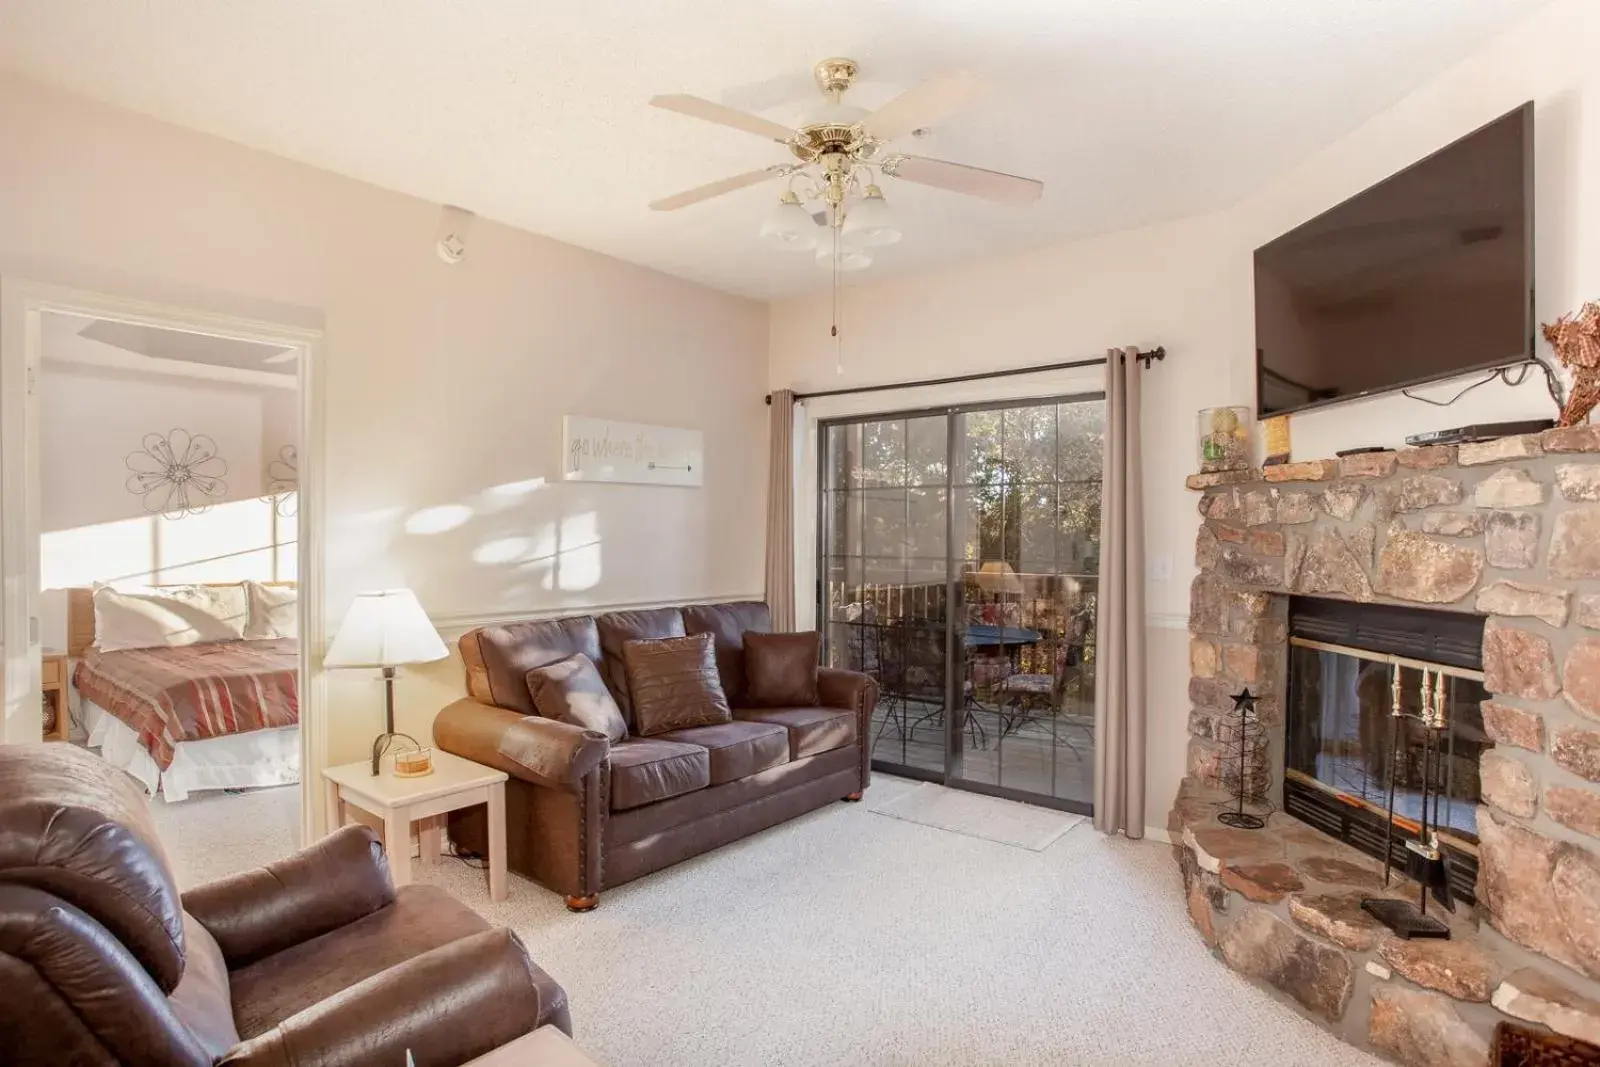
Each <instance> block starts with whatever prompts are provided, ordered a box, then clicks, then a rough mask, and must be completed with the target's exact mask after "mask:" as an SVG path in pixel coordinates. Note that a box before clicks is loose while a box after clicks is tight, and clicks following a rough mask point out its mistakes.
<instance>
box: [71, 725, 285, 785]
mask: <svg viewBox="0 0 1600 1067" xmlns="http://www.w3.org/2000/svg"><path fill="white" fill-rule="evenodd" d="M82 707H83V721H84V726H85V727H86V728H87V729H88V731H89V741H88V744H89V747H90V748H98V749H99V750H100V756H101V758H102V759H104V760H105V761H106V762H107V763H109V764H111V765H112V766H114V767H120V768H122V769H123V770H125V771H127V772H128V773H129V774H131V775H133V776H134V777H135V778H137V779H138V780H139V781H140V782H141V783H143V784H144V787H145V790H146V791H148V792H149V793H150V794H151V795H152V796H154V795H155V794H156V793H157V792H158V791H159V792H160V794H161V797H162V799H163V800H167V801H178V800H186V799H188V796H189V794H190V793H191V792H194V791H196V790H200V789H252V788H255V787H257V786H268V785H293V784H295V783H296V782H298V781H300V728H299V727H298V726H283V727H279V728H276V729H272V730H252V731H251V732H249V733H246V734H230V735H229V736H227V737H208V738H204V739H202V740H199V741H180V742H179V743H178V744H177V745H176V746H175V747H174V749H173V753H172V766H171V767H168V768H167V770H166V773H162V771H161V768H160V767H158V766H157V765H156V761H155V760H154V759H152V758H151V757H150V753H149V752H147V751H145V747H144V746H143V745H142V744H140V743H139V734H138V732H137V731H135V730H134V729H133V727H131V726H129V725H128V724H127V723H125V722H123V721H122V720H121V719H119V718H117V717H116V716H115V715H112V714H110V713H109V712H107V711H106V710H105V709H104V708H101V707H100V706H99V705H97V704H95V703H94V702H92V701H89V700H85V701H83V702H82Z"/></svg>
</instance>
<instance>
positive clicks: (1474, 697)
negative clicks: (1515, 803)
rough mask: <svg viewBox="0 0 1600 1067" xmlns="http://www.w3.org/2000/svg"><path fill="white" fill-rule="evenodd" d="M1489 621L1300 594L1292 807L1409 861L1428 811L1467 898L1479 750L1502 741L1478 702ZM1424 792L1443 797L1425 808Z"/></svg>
mask: <svg viewBox="0 0 1600 1067" xmlns="http://www.w3.org/2000/svg"><path fill="white" fill-rule="evenodd" d="M1483 624H1484V620H1483V618H1482V616H1478V615H1467V614H1463V613H1458V612H1445V611H1428V610H1425V609H1419V608H1403V607H1395V606H1391V605H1384V604H1356V603H1351V602H1348V601H1339V600H1323V599H1320V598H1315V597H1294V598H1292V599H1291V600H1290V602H1289V675H1288V682H1289V686H1288V699H1287V700H1286V701H1285V725H1284V788H1283V795H1284V810H1285V811H1287V812H1288V813H1289V814H1290V815H1293V816H1294V817H1295V818H1298V819H1300V820H1302V821H1304V822H1307V823H1310V824H1311V825H1312V826H1315V827H1317V828H1318V829H1320V830H1322V831H1323V832H1324V833H1327V834H1329V835H1330V836H1332V837H1335V838H1337V839H1339V840H1341V841H1344V842H1346V843H1347V844H1350V845H1352V846H1354V847H1355V848H1358V849H1360V850H1361V851H1363V852H1366V853H1368V854H1369V855H1372V856H1375V857H1377V858H1379V859H1382V858H1383V857H1384V852H1385V848H1386V847H1387V849H1388V852H1389V857H1390V861H1391V862H1392V863H1393V864H1394V865H1396V866H1397V867H1400V868H1403V867H1404V862H1405V856H1406V853H1405V843H1406V841H1408V840H1415V839H1416V838H1417V836H1418V832H1419V829H1420V827H1421V824H1422V821H1423V816H1424V814H1426V815H1427V822H1428V823H1429V824H1430V825H1431V826H1433V827H1435V828H1436V829H1437V831H1438V837H1439V844H1440V847H1441V848H1443V849H1444V850H1446V851H1448V852H1449V853H1450V857H1449V858H1450V860H1451V864H1450V871H1451V879H1450V883H1451V892H1452V894H1453V895H1454V896H1455V897H1456V898H1457V899H1460V900H1464V901H1466V902H1468V903H1472V902H1473V900H1474V884H1475V883H1476V881H1477V874H1478V856H1477V844H1478V818H1477V805H1478V800H1479V779H1478V757H1479V756H1480V755H1481V753H1482V752H1483V750H1484V749H1486V748H1489V747H1492V742H1490V740H1489V739H1488V736H1487V735H1486V734H1485V733H1484V729H1483V713H1482V710H1481V708H1480V706H1479V705H1480V704H1481V702H1482V701H1483V700H1485V699H1487V698H1488V695H1489V694H1488V692H1487V691H1486V690H1485V689H1484V687H1483V670H1482V669H1483V651H1482V650H1483ZM1425 702H1427V703H1436V704H1437V705H1438V707H1439V709H1440V711H1441V712H1442V718H1443V719H1444V722H1445V727H1444V730H1443V732H1442V734H1440V736H1439V751H1438V756H1437V758H1435V759H1433V760H1432V761H1431V762H1430V761H1428V760H1427V759H1425V758H1424V746H1423V741H1424V737H1425V734H1426V731H1425V729H1424V728H1423V727H1422V726H1421V724H1420V723H1419V722H1418V720H1417V715H1418V713H1419V712H1420V711H1421V710H1422V709H1423V707H1424V705H1425ZM1397 706H1398V708H1399V710H1400V711H1401V712H1402V713H1403V714H1402V716H1401V717H1400V718H1398V719H1397V718H1396V717H1395V715H1394V712H1395V710H1396V707H1397ZM1425 785H1426V788H1424V786H1425ZM1425 795H1427V796H1431V797H1432V798H1433V799H1432V800H1431V801H1430V803H1429V805H1428V810H1427V812H1426V813H1424V812H1423V810H1422V803H1423V797H1424V796H1425ZM1391 803H1392V808H1393V811H1394V825H1393V828H1392V831H1391V828H1390V827H1389V825H1388V824H1389V818H1388V814H1387V813H1388V811H1389V810H1390V806H1391Z"/></svg>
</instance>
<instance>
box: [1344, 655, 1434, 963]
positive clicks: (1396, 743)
mask: <svg viewBox="0 0 1600 1067" xmlns="http://www.w3.org/2000/svg"><path fill="white" fill-rule="evenodd" d="M1420 669H1421V671H1422V687H1421V690H1420V692H1419V696H1420V698H1421V699H1420V703H1421V707H1420V710H1419V711H1418V713H1417V714H1415V715H1412V714H1409V713H1408V712H1407V711H1406V710H1405V706H1404V703H1403V701H1402V689H1401V684H1400V672H1401V667H1400V665H1399V664H1398V663H1396V664H1395V665H1394V679H1393V681H1392V682H1391V684H1390V711H1389V717H1390V727H1389V728H1390V734H1389V801H1388V806H1387V812H1386V815H1387V819H1386V821H1385V829H1384V840H1383V884H1384V886H1385V887H1387V886H1388V885H1389V882H1390V878H1391V875H1392V873H1393V868H1394V866H1395V864H1394V854H1393V851H1392V849H1393V845H1394V828H1395V810H1394V798H1395V784H1396V781H1397V780H1398V779H1399V777H1400V774H1401V765H1400V753H1401V744H1400V734H1401V731H1402V729H1403V728H1404V725H1405V720H1408V719H1409V720H1410V721H1412V722H1414V723H1417V724H1418V725H1419V726H1420V727H1421V729H1422V756H1421V761H1422V765H1421V768H1420V773H1419V774H1418V777H1419V778H1420V779H1421V790H1422V806H1421V811H1420V813H1419V818H1418V826H1417V835H1416V838H1415V839H1414V840H1407V841H1406V842H1405V849H1404V859H1403V861H1402V864H1401V866H1402V868H1403V870H1404V872H1405V875H1406V877H1408V878H1410V879H1412V880H1413V881H1415V882H1416V883H1417V885H1418V890H1417V902H1416V903H1415V904H1413V903H1411V902H1410V901H1409V900H1395V899H1392V898H1389V897H1368V898H1367V899H1365V900H1363V901H1362V902H1361V908H1362V910H1363V911H1366V912H1368V913H1369V914H1371V915H1372V916H1373V917H1374V918H1376V919H1377V920H1378V921H1379V922H1381V923H1383V925H1385V926H1387V927H1388V928H1389V929H1391V930H1393V931H1394V932H1395V934H1397V935H1398V936H1400V937H1403V938H1407V939H1410V938H1415V937H1437V938H1448V937H1449V936H1450V927H1449V926H1448V925H1446V924H1445V923H1444V922H1442V921H1441V920H1440V919H1439V918H1438V917H1436V916H1433V915H1429V914H1428V897H1429V896H1430V895H1431V896H1432V897H1433V898H1434V899H1435V900H1436V901H1438V902H1439V904H1440V905H1441V906H1442V907H1443V908H1444V909H1445V910H1446V911H1448V912H1454V911H1455V902H1454V901H1453V900H1452V899H1451V896H1450V854H1449V853H1448V852H1446V851H1445V850H1444V849H1442V848H1440V847H1439V831H1438V826H1439V801H1440V796H1441V794H1442V793H1443V792H1444V786H1443V785H1442V784H1441V782H1442V781H1443V779H1444V773H1443V772H1444V768H1445V760H1446V758H1447V754H1446V753H1445V751H1444V743H1443V742H1444V730H1445V727H1446V725H1447V723H1446V722H1445V707H1446V701H1445V683H1444V678H1445V675H1444V672H1443V671H1440V670H1430V669H1429V668H1427V667H1422V668H1420ZM1430 809H1431V810H1430Z"/></svg>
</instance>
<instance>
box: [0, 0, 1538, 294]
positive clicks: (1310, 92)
mask: <svg viewBox="0 0 1600 1067" xmlns="http://www.w3.org/2000/svg"><path fill="white" fill-rule="evenodd" d="M1544 2H1545V0H1292V2H1286V0H1208V2H1205V3H1200V2H1198V0H1116V2H1110V0H986V2H983V3H975V2H973V0H880V2H866V0H848V2H845V0H809V2H806V3H799V2H793V0H770V2H747V3H739V2H733V3H729V2H727V0H670V2H660V3H649V2H640V0H587V2H570V3H529V2H527V0H475V2H467V0H456V2H448V0H381V2H380V0H270V2H262V0H4V2H3V3H0V67H3V68H7V69H10V70H13V71H15V72H17V73H20V74H23V75H24V76H28V77H32V78H35V79H37V80H40V81H44V82H48V83H51V84H55V85H59V86H62V87H64V88H67V89H70V90H72V91H75V92H79V93H82V94H85V95H88V96H92V97H96V98H99V99H102V100H106V101H109V102H112V103H115V104H119V105H122V106H125V107H128V108H132V109H134V110H136V111H141V112H145V113H148V114H151V115H154V116H157V117H159V118H162V119H166V120H168V121H171V122H174V123H178V124H180V125H184V126H190V127H193V128H195V129H199V130H204V131H207V132H209V133H214V134H217V135H220V136H222V137H226V138H229V139H231V140H234V141H238V142H241V143H243V144H247V145H251V146H253V147H256V148H261V149H265V150H267V151H270V152H275V153H278V154H280V155H284V156H288V157H290V158H293V159H298V160H302V161H304V162H307V163H311V164H314V165H316V166H319V167H324V168H327V169H329V170H333V171H337V172H339V173H342V174H347V175H351V176H353V177H357V178H361V179H364V180H366V181H370V182H373V183H375V184H377V185H381V186H385V187H388V188H391V189H396V190H400V191H402V192H406V193H412V194H414V195H417V196H420V197H424V198H426V199H430V200H435V201H439V202H448V203H456V204H461V205H462V206H465V207H468V208H470V209H472V210H474V211H476V212H478V213H479V214H480V215H483V216H486V217H489V218H493V219H497V220H500V221H502V222H507V223H510V224H513V225H516V226H521V227H524V228H526V229H529V230H533V231H535V232H538V233H543V234H548V235H550V236H553V237H556V238H559V239H561V240H564V241H569V242H571V243H573V244H577V245H582V246H584V247H587V248H592V249H596V250H598V251H601V252H606V253H609V254H612V255H615V256H618V257H620V258H623V259H627V260H631V261H634V262H637V263H642V264H646V265H648V266H651V267H656V268H658V269H661V270H664V271H668V272H670V273H673V274H677V275H681V276H683V277H687V278H692V279H695V280H697V281H702V282H706V283H708V284H710V285H713V286H717V287H719V288H722V289H726V290H728V291H731V292H736V293H741V294H744V295H747V296H752V297H757V298H773V297H778V296H783V295H786V294H791V293H797V292H802V291H806V290H809V289H818V288H823V287H825V285H826V276H825V272H824V271H823V270H822V269H821V268H819V267H817V266H816V265H815V264H814V263H813V262H812V261H811V259H810V257H807V256H793V255H790V254H785V253H782V252H774V251H770V250H768V249H767V248H765V247H764V246H762V245H761V244H760V243H759V242H758V241H757V240H756V238H755V229H756V227H757V225H758V224H759V221H760V219H761V216H762V215H763V213H764V212H765V211H766V210H767V208H768V207H769V206H770V205H771V204H772V203H773V202H774V198H775V192H774V189H773V187H770V186H764V187H755V188H749V189H744V190H741V191H739V192H736V193H732V194H730V195H728V196H725V197H722V198H720V199H717V200H714V201H708V202H706V203H703V204H700V205H696V206H694V207H690V208H686V209H684V210H682V211H679V212H676V213H672V214H662V213H653V212H650V211H649V210H647V209H646V207H645V205H646V203H647V202H648V201H650V200H652V199H655V198H658V197H661V196H665V195H667V194H670V193H674V192H677V191H679V190H682V189H685V188H687V187H689V186H693V185H698V184H700V183H702V182H707V181H711V180H714V179H717V178H721V177H725V176H728V175H731V174H735V173H738V172H741V171H746V170H751V169H754V168H757V167H760V166H763V165H766V164H768V163H774V162H779V161H781V160H782V159H783V150H782V149H781V148H780V147H779V146H777V145H773V144H770V143H767V142H763V141H762V140H760V139H759V138H757V137H754V136H751V135H749V134H743V133H740V132H737V131H734V130H728V129H722V128H719V127H715V126H710V125H707V124H705V123H701V122H697V121H695V120H693V119H689V118H685V117H682V116H679V115H674V114H670V113H667V112H662V111H657V110H655V109H652V108H650V107H647V106H646V101H648V100H649V98H650V97H651V96H652V95H654V94H657V93H669V92H689V93H695V94H698V95H702V96H706V97H709V98H711V99H713V100H717V101H720V102H722V103H726V104H730V105H733V106H736V107H741V108H745V109H749V110H753V111H757V112H759V113H761V114H763V115H766V116H768V117H770V118H774V119H777V120H779V121H784V122H792V121H794V120H796V119H798V118H799V117H800V116H801V115H802V114H803V113H804V112H805V110H806V109H807V108H808V107H811V106H814V105H815V104H816V103H818V102H819V101H820V97H819V96H817V95H816V90H815V88H814V86H813V85H812V82H811V78H810V68H811V65H812V64H813V63H814V62H815V61H816V60H818V59H821V58H823V57H825V56H830V55H847V56H851V57H853V58H855V59H857V60H859V61H860V63H861V69H862V73H861V78H860V81H859V83H858V88H857V90H856V91H854V92H852V94H851V95H850V97H849V98H848V101H849V102H852V103H855V104H858V105H861V106H864V107H873V106H876V105H878V104H881V103H883V102H884V101H886V100H888V99H889V98H890V97H892V96H893V95H895V94H896V93H898V92H899V91H900V90H902V89H904V88H905V87H907V86H909V85H912V84H914V83H916V82H919V81H921V80H923V79H924V78H926V77H928V76H930V75H932V74H934V73H937V72H940V71H944V70H952V69H967V70H971V71H972V72H973V73H975V74H977V75H978V76H980V77H981V78H982V79H983V81H984V82H985V83H986V84H987V86H988V87H989V89H990V92H989V95H988V96H987V98H986V99H985V101H984V102H983V103H982V104H980V105H979V106H978V107H976V108H974V109H973V110H972V111H970V112H968V113H966V114H964V115H961V116H959V117H956V118H953V119H951V120H949V121H948V122H946V123H944V124H942V125H940V126H938V127H936V128H935V129H933V130H932V131H931V133H930V135H929V136H927V137H925V138H921V139H918V140H916V141H915V147H912V148H909V150H910V151H913V152H916V153H918V154H924V155H931V156H936V157H940V158H946V159H951V160H955V161H958V162H965V163H972V164H977V165H981V166H986V167H991V168H994V169H998V170H1006V171H1011V172H1014V173H1018V174H1025V175H1028V176H1031V177H1036V178H1040V179H1043V180H1044V182H1045V183H1046V190H1045V195H1044V198H1043V199H1042V200H1041V201H1040V202H1039V203H1038V204H1036V205H1034V206H1033V207H1031V208H1027V209H1021V210H1018V209H1013V208H1004V207H998V206H993V205H989V204H986V203H982V202H977V201H973V200H970V199H968V198H965V197H961V196H958V195H956V194H953V193H942V192H937V191H934V190H930V189H925V188H918V187H913V186H909V185H907V184H905V183H892V184H890V185H889V186H888V187H887V188H886V190H885V191H886V193H887V195H888V197H889V199H890V202H891V203H892V205H893V206H894V207H895V208H896V209H897V210H898V211H899V212H900V213H901V216H902V219H903V227H904V229H905V231H906V237H905V240H904V241H902V242H901V243H900V244H898V245H896V246H894V247H892V248H890V249H886V250H883V251H882V252H881V253H880V254H879V256H878V261H877V262H876V263H875V264H874V265H873V266H872V267H871V268H870V269H869V271H868V272H867V274H868V275H880V276H881V275H883V274H887V273H893V272H900V271H905V270H908V269H916V268H921V267H926V266H930V265H934V264H938V263H947V262H952V261H956V260H961V259H971V258H976V257H979V256H984V255H988V254H992V253H994V252H997V251H1001V250H1004V249H1010V248H1018V247H1022V246H1026V245H1033V244H1041V243H1045V242H1051V241H1059V240H1063V239H1067V238H1073V237H1082V236H1087V235H1090V234H1096V233H1105V232H1110V231H1113V230H1119V229H1125V228H1128V227H1133V226H1140V225H1145V224H1149V223H1154V222H1160V221H1163V220H1169V219H1173V218H1180V217H1183V216H1187V215H1193V214H1197V213H1203V212H1206V211H1210V210H1214V209H1217V208H1220V207H1224V206H1226V205H1227V204H1229V203H1231V202H1233V201H1235V200H1237V199H1238V198H1239V197H1241V196H1243V195H1244V194H1245V193H1247V192H1248V191H1250V190H1251V189H1252V188H1254V187H1256V186H1257V185H1259V184H1260V183H1262V182H1263V181H1265V180H1266V179H1267V178H1268V177H1270V176H1271V175H1272V174H1274V173H1275V172H1277V171H1279V170H1282V169H1284V168H1286V167H1288V166H1289V165H1291V164H1293V163H1294V162H1296V161H1298V160H1301V159H1304V158H1305V157H1307V156H1308V155H1310V154H1311V153H1312V152H1314V151H1316V150H1317V149H1319V148H1321V147H1323V146H1325V145H1327V144H1329V143H1331V142H1332V141H1333V140H1335V139H1337V138H1338V137H1339V136H1340V135H1342V134H1344V133H1346V132H1347V131H1349V130H1351V129H1353V128H1354V127H1356V126H1357V125H1359V124H1360V123H1361V122H1362V121H1364V120H1365V119H1367V118H1369V117H1370V116H1372V115H1373V114H1376V113H1377V112H1379V111H1381V110H1382V109H1383V108H1385V107H1386V106H1388V105H1389V104H1391V103H1392V102H1394V101H1395V100H1397V99H1399V98H1400V97H1401V96H1403V95H1405V93H1407V92H1408V91H1410V90H1411V89H1413V88H1415V87H1417V86H1419V85H1421V84H1423V83H1424V82H1426V81H1427V80H1428V79H1429V78H1431V77H1433V76H1434V75H1435V74H1437V73H1438V72H1440V71H1441V70H1443V69H1444V68H1446V67H1447V66H1449V65H1450V64H1451V63H1453V62H1455V61H1456V60H1458V59H1460V58H1462V57H1463V56H1465V55H1466V54H1467V53H1468V52H1469V51H1470V50H1471V49H1472V48H1473V47H1474V46H1476V45H1477V44H1479V43H1481V42H1483V41H1484V40H1486V39H1487V38H1488V37H1490V36H1492V35H1493V34H1494V33H1496V32H1498V31H1499V30H1501V29H1504V28H1505V27H1507V26H1509V25H1511V24H1512V23H1514V22H1515V21H1517V20H1518V19H1520V18H1523V17H1525V16H1526V15H1527V14H1529V13H1531V12H1532V11H1533V10H1534V9H1536V8H1538V7H1539V6H1541V5H1542V4H1543V3H1544ZM1463 132H1465V131H1463ZM1419 154H1421V153H1419Z"/></svg>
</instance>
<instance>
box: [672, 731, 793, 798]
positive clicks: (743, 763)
mask: <svg viewBox="0 0 1600 1067" xmlns="http://www.w3.org/2000/svg"><path fill="white" fill-rule="evenodd" d="M659 736H660V738H661V739H662V740H663V741H679V742H682V743H683V744H686V745H698V746H700V747H701V748H703V749H705V750H706V751H707V752H708V753H710V754H711V784H712V785H721V784H722V783H724V782H732V781H735V780H737V779H739V778H745V777H748V776H749V775H752V774H757V773H759V772H761V771H764V770H767V769H768V768H771V767H777V766H779V765H780V764H784V763H788V762H789V731H788V730H786V729H784V728H783V727H782V726H781V725H779V724H778V723H771V722H723V723H718V724H716V725H715V726H691V727H690V728H689V729H687V730H673V731H672V732H671V733H666V734H660V735H659Z"/></svg>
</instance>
